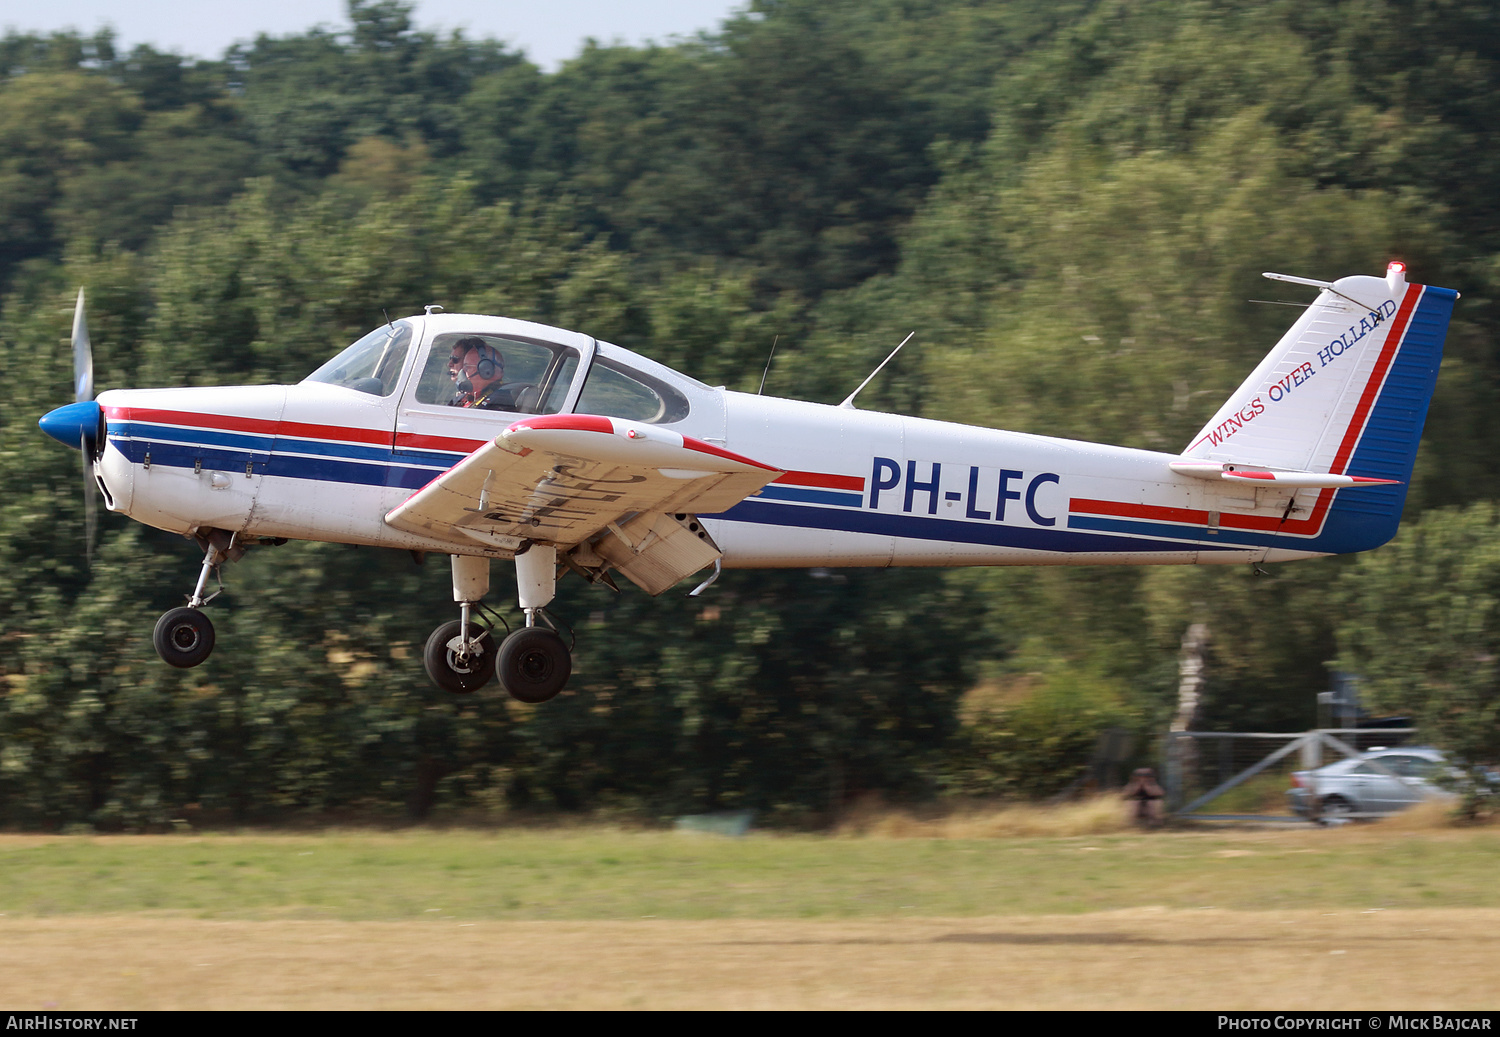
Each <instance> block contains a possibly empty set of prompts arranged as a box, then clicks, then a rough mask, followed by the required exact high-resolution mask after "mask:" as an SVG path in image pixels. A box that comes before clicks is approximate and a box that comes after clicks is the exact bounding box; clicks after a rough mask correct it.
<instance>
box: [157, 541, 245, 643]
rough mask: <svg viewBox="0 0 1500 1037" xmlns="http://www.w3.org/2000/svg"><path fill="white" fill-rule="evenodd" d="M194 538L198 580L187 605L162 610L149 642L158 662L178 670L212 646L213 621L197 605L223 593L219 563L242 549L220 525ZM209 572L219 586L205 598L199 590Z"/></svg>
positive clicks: (240, 552) (235, 557)
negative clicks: (199, 556)
mask: <svg viewBox="0 0 1500 1037" xmlns="http://www.w3.org/2000/svg"><path fill="white" fill-rule="evenodd" d="M198 542H199V543H201V544H203V545H204V552H203V568H202V569H200V570H199V571H198V584H197V586H195V587H194V588H193V593H192V595H191V596H190V597H189V598H188V603H187V607H186V608H175V609H172V611H170V612H167V613H164V614H163V615H162V617H161V618H160V619H158V620H157V621H156V629H155V630H154V631H152V633H151V643H152V644H153V645H154V646H155V647H156V654H157V655H159V656H161V660H162V662H164V663H166V664H167V665H168V666H175V667H177V668H178V669H179V670H189V669H192V668H193V667H194V666H197V665H198V664H199V663H201V662H202V661H203V660H205V659H207V658H208V656H209V653H211V652H212V651H213V650H214V625H213V624H212V623H211V622H209V619H208V617H207V616H205V615H204V614H203V613H202V612H200V611H199V609H201V608H202V607H203V606H204V605H207V604H208V603H209V602H210V601H213V600H214V599H215V598H217V597H218V596H219V595H220V594H223V593H224V581H223V579H222V578H220V577H219V566H220V565H222V564H223V563H224V561H225V560H226V559H228V560H230V561H233V560H234V559H237V558H240V557H241V556H243V555H244V553H245V548H244V546H243V545H238V546H237V545H236V544H235V534H234V533H226V532H224V531H223V530H222V529H214V530H210V531H209V532H208V533H207V534H202V533H200V534H199V535H198ZM209 573H213V574H214V578H215V579H217V580H218V581H219V589H218V590H216V591H214V592H213V593H212V594H210V595H209V596H208V597H206V598H205V597H204V596H203V590H204V588H205V587H207V586H208V574H209Z"/></svg>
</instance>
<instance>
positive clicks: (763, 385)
mask: <svg viewBox="0 0 1500 1037" xmlns="http://www.w3.org/2000/svg"><path fill="white" fill-rule="evenodd" d="M779 341H781V336H780V335H777V336H776V337H775V338H773V339H772V340H771V355H770V356H768V357H766V369H765V370H764V371H762V372H761V373H760V388H759V389H756V390H755V395H757V396H761V395H764V394H765V391H766V375H768V374H770V373H771V361H772V360H775V359H776V343H777V342H779Z"/></svg>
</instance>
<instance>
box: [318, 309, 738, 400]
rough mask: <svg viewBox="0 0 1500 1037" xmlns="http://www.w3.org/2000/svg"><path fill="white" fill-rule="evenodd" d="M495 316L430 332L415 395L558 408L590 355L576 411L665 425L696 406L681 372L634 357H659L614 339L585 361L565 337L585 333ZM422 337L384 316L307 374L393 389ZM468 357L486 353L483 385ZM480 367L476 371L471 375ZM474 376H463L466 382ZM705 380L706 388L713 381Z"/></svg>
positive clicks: (380, 392) (384, 392)
mask: <svg viewBox="0 0 1500 1037" xmlns="http://www.w3.org/2000/svg"><path fill="white" fill-rule="evenodd" d="M455 317H459V315H457V314H455V315H450V316H446V317H444V318H443V320H444V321H445V322H448V323H447V326H448V327H452V326H453V323H452V322H453V321H454V318H455ZM419 319H420V318H419ZM470 320H471V321H473V320H474V319H473V318H470ZM479 321H486V322H489V325H490V326H489V327H485V325H484V324H481V323H478V322H479ZM495 323H497V321H496V318H478V319H477V321H474V323H472V324H471V325H470V326H471V327H472V328H474V330H466V329H464V328H463V327H462V325H460V330H456V331H443V332H441V333H439V334H436V335H432V337H431V342H430V343H429V344H428V345H427V346H426V359H425V361H422V362H421V364H420V370H419V371H418V372H416V373H415V375H414V377H415V378H416V386H415V389H414V390H411V389H409V390H408V393H409V394H410V398H411V400H412V402H415V403H417V404H423V405H426V406H437V407H455V408H457V407H467V408H475V409H483V410H488V411H500V412H506V413H514V414H556V413H558V412H559V411H560V410H562V409H563V407H564V406H565V405H566V404H567V402H568V399H569V397H570V396H571V395H572V390H573V388H574V382H575V381H576V380H577V378H578V374H579V365H580V364H581V363H585V362H586V363H587V370H586V371H585V372H584V376H583V384H582V386H581V388H580V389H579V392H578V394H577V403H576V404H575V405H574V406H573V408H572V409H573V410H574V411H575V412H576V413H579V414H598V415H602V416H605V417H614V418H626V419H628V420H630V421H639V422H642V423H645V424H662V425H669V424H673V423H675V422H679V421H682V420H683V419H685V418H686V417H687V416H688V413H689V411H690V409H691V407H690V404H689V402H688V396H687V395H685V394H684V393H683V392H682V391H681V390H680V389H678V388H677V387H676V386H674V385H672V384H669V382H668V380H667V377H666V376H668V375H670V374H674V373H675V372H667V371H665V370H663V371H662V372H661V373H660V374H657V373H651V372H650V371H648V370H642V369H641V366H638V365H637V364H632V363H631V361H632V360H636V361H639V362H640V364H641V365H644V366H646V367H658V366H659V365H655V364H651V363H650V362H649V361H645V360H644V358H639V357H633V355H632V354H630V353H629V352H628V351H626V350H622V349H618V348H617V347H613V346H601V347H600V351H591V350H585V352H593V355H592V357H590V358H588V359H587V361H585V359H584V357H583V356H581V355H580V352H579V348H575V346H573V345H568V344H566V338H572V339H578V338H580V336H576V335H567V336H565V341H564V342H551V341H546V340H545V339H544V338H542V337H537V338H531V337H522V335H516V334H503V333H497V332H496V331H495V330H494V325H495ZM505 323H506V324H515V325H519V326H520V327H522V328H536V329H538V330H539V331H544V332H545V331H547V330H549V329H545V328H542V327H541V326H540V325H525V324H522V323H521V322H516V321H506V322H505ZM481 329H482V330H481ZM429 334H430V331H429ZM522 334H523V335H524V332H523V333H522ZM560 334H561V333H560ZM420 337H421V336H420V335H419V334H418V329H417V327H416V326H415V324H414V322H413V321H410V320H398V321H395V322H394V323H387V324H383V325H381V326H380V327H378V328H376V329H375V330H374V331H372V332H370V333H369V334H368V335H365V336H364V337H363V338H361V339H360V340H359V341H357V342H355V343H354V344H353V345H351V346H349V347H348V348H347V349H345V350H344V351H343V352H341V353H339V354H338V355H337V356H335V357H334V358H333V359H332V360H329V361H328V362H327V363H326V364H324V365H323V366H322V367H320V368H318V369H317V370H316V371H314V372H313V373H312V374H310V375H308V376H307V378H306V379H304V381H308V382H323V383H325V384H328V385H337V386H342V387H344V388H347V389H353V390H355V391H356V392H362V393H368V394H370V395H372V396H380V397H387V396H390V395H391V394H392V393H394V392H395V391H396V390H397V388H398V386H399V384H400V381H401V372H402V370H403V369H404V368H405V365H406V359H407V356H408V354H409V353H410V352H411V350H412V348H413V347H414V345H415V344H416V343H417V341H418V340H419V338H420ZM584 341H587V340H584ZM481 343H482V345H483V347H484V348H483V349H480V350H477V351H476V350H475V348H474V347H475V346H476V345H478V344H481ZM465 357H467V358H468V359H469V361H470V362H471V364H472V361H473V360H474V359H475V358H476V357H482V359H483V360H484V361H485V368H484V370H483V372H482V374H481V375H480V380H481V381H482V382H483V383H484V390H483V391H482V392H474V391H472V390H470V391H465V389H464V388H461V385H460V375H461V371H460V368H461V367H462V366H463V362H462V361H463V359H464V358H465ZM474 374H475V372H470V377H471V379H472V378H473V376H474ZM497 376H498V377H497ZM684 380H685V381H687V382H690V383H691V384H693V385H694V386H700V385H701V383H698V382H696V381H694V380H692V379H684ZM470 384H471V383H469V382H465V383H463V385H464V386H466V387H467V386H469V385H470ZM701 387H702V388H703V389H704V390H705V391H708V387H707V386H701Z"/></svg>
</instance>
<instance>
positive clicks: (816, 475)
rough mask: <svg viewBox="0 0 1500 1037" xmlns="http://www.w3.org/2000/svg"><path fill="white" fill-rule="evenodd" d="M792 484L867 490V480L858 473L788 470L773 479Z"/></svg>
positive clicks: (828, 488) (833, 488)
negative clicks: (834, 473) (837, 473)
mask: <svg viewBox="0 0 1500 1037" xmlns="http://www.w3.org/2000/svg"><path fill="white" fill-rule="evenodd" d="M771 481H772V482H780V483H787V484H789V485H792V486H818V487H822V488H823V489H825V490H853V491H854V492H856V493H864V492H865V481H864V479H863V478H862V477H860V476H858V475H825V474H824V473H822V472H787V473H786V474H785V475H781V476H778V477H776V478H775V479H772V480H771Z"/></svg>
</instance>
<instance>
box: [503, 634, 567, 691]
mask: <svg viewBox="0 0 1500 1037" xmlns="http://www.w3.org/2000/svg"><path fill="white" fill-rule="evenodd" d="M572 673H573V658H572V656H570V655H569V654H568V646H567V645H565V644H563V639H562V638H560V637H558V636H557V634H556V632H554V631H551V630H548V629H547V628H545V627H522V628H521V629H520V630H517V631H516V632H515V633H514V634H511V635H510V636H509V637H507V638H506V639H505V640H504V641H502V642H500V657H499V658H498V659H496V660H495V676H497V677H499V678H500V686H501V687H503V688H504V689H505V690H506V691H508V692H510V694H511V697H512V698H515V699H520V700H521V701H522V702H546V701H547V700H548V699H550V698H551V697H552V696H554V695H556V694H557V693H558V692H559V691H562V689H563V685H564V684H567V683H568V677H569V676H571V675H572Z"/></svg>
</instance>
